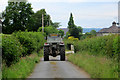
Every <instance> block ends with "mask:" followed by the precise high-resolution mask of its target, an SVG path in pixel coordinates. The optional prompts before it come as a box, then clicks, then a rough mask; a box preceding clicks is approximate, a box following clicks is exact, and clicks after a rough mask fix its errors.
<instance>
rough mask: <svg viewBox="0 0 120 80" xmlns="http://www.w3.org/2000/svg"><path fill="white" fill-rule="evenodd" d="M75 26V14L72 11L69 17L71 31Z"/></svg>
mask: <svg viewBox="0 0 120 80" xmlns="http://www.w3.org/2000/svg"><path fill="white" fill-rule="evenodd" d="M74 27H75V24H74V20H73V15H72V13H70V19H69V22H68V28H69V32H70V30H71V29H72V28H74Z"/></svg>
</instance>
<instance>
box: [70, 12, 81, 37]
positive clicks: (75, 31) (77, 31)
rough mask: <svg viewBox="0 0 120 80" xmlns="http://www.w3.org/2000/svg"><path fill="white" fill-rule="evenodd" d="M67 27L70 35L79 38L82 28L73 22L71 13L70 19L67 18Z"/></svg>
mask: <svg viewBox="0 0 120 80" xmlns="http://www.w3.org/2000/svg"><path fill="white" fill-rule="evenodd" d="M68 29H69V33H70V36H74V37H75V38H79V39H80V37H81V33H82V30H83V29H82V27H80V26H78V27H77V26H76V25H75V24H74V20H73V15H72V13H71V14H70V19H69V22H68Z"/></svg>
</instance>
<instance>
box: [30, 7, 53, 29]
mask: <svg viewBox="0 0 120 80" xmlns="http://www.w3.org/2000/svg"><path fill="white" fill-rule="evenodd" d="M42 14H43V17H44V26H49V25H51V24H52V21H51V19H50V15H49V14H47V13H46V11H45V9H41V10H39V11H37V12H36V13H35V14H33V15H32V18H34V27H33V29H31V30H32V31H37V30H38V29H39V27H42Z"/></svg>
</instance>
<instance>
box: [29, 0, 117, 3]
mask: <svg viewBox="0 0 120 80" xmlns="http://www.w3.org/2000/svg"><path fill="white" fill-rule="evenodd" d="M28 1H29V2H46V3H48V2H52V3H54V2H65V3H78V2H118V1H119V0H28Z"/></svg>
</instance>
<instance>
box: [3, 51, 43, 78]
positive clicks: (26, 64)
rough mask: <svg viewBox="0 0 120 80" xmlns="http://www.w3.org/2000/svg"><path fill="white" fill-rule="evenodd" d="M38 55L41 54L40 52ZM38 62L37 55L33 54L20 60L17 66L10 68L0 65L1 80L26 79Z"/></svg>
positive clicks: (38, 57)
mask: <svg viewBox="0 0 120 80" xmlns="http://www.w3.org/2000/svg"><path fill="white" fill-rule="evenodd" d="M40 54H42V53H41V52H40ZM39 61H40V56H38V55H37V53H33V54H32V55H30V56H26V57H24V58H21V59H20V61H19V62H17V64H14V65H11V66H10V67H7V66H5V65H4V64H3V65H2V66H3V67H2V78H3V79H5V80H6V79H10V78H15V79H16V78H27V77H28V76H29V75H30V73H32V71H33V69H34V66H35V64H36V63H38V62H39ZM19 80H23V79H19Z"/></svg>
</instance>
